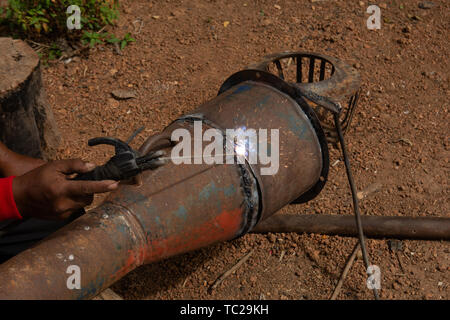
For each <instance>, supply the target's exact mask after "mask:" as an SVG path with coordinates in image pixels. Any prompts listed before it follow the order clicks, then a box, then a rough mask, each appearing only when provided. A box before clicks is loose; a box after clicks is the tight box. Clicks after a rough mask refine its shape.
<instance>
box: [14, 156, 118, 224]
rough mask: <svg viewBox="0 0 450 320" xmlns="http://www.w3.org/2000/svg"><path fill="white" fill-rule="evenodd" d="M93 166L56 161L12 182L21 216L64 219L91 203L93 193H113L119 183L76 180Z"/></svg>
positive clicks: (78, 162) (76, 161) (77, 162)
mask: <svg viewBox="0 0 450 320" xmlns="http://www.w3.org/2000/svg"><path fill="white" fill-rule="evenodd" d="M94 167H95V165H93V164H90V163H87V162H84V161H82V160H79V159H72V160H57V161H51V162H48V163H46V164H44V165H42V166H40V167H37V168H35V169H33V170H31V171H29V172H27V173H25V174H23V175H21V176H18V177H16V178H14V180H13V195H14V200H15V202H16V206H17V209H18V210H19V212H20V214H21V215H22V217H24V218H25V217H35V218H40V219H52V220H54V219H65V218H68V217H69V216H70V215H71V214H72V213H74V212H75V211H77V210H80V209H81V208H83V207H85V206H87V205H89V204H91V203H92V200H93V198H94V194H95V193H103V192H109V191H112V190H115V189H116V188H117V186H118V184H119V182H118V181H113V180H103V181H75V180H70V179H69V178H70V176H71V175H73V174H75V173H85V172H88V171H90V170H92V169H94Z"/></svg>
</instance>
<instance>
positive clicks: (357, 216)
mask: <svg viewBox="0 0 450 320" xmlns="http://www.w3.org/2000/svg"><path fill="white" fill-rule="evenodd" d="M333 116H334V123H335V126H336V131H337V134H338V136H339V143H340V145H341V149H342V155H343V157H344V163H345V170H346V171H347V178H348V182H349V184H350V189H351V191H352V199H353V209H354V211H355V219H356V227H357V229H358V238H359V243H360V245H361V252H362V256H363V260H364V264H365V266H366V271H367V270H368V269H369V266H370V262H369V257H368V256H367V249H366V243H365V240H364V231H363V228H362V223H361V213H360V212H359V202H358V197H357V196H356V188H355V183H354V180H353V175H352V171H351V168H350V162H349V160H348V153H347V147H346V145H345V141H344V135H343V134H342V128H341V123H340V122H339V113H334V114H333ZM373 295H374V297H375V300H379V299H380V297H379V295H378V290H377V289H376V288H373Z"/></svg>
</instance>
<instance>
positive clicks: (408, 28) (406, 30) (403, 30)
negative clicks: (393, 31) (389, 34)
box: [402, 26, 411, 33]
mask: <svg viewBox="0 0 450 320" xmlns="http://www.w3.org/2000/svg"><path fill="white" fill-rule="evenodd" d="M402 32H403V33H410V32H411V27H410V26H406V27H404V28H403V29H402Z"/></svg>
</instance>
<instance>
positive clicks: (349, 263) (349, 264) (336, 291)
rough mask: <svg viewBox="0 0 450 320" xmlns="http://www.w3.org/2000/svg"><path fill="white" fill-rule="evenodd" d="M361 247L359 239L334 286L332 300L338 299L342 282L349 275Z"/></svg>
mask: <svg viewBox="0 0 450 320" xmlns="http://www.w3.org/2000/svg"><path fill="white" fill-rule="evenodd" d="M359 249H360V246H359V241H358V242H357V243H356V244H355V247H354V248H353V251H352V253H351V255H350V257H349V258H348V260H347V263H346V265H345V268H344V270H343V271H342V274H341V278H340V279H339V281H338V283H337V284H336V287H335V288H334V291H333V294H332V295H331V298H330V300H336V297H337V296H338V294H339V292H340V291H341V288H342V284H343V283H344V280H345V277H346V276H347V273H348V271H349V270H350V268H351V267H352V265H353V262H354V261H355V258H356V255H357V254H358V251H359Z"/></svg>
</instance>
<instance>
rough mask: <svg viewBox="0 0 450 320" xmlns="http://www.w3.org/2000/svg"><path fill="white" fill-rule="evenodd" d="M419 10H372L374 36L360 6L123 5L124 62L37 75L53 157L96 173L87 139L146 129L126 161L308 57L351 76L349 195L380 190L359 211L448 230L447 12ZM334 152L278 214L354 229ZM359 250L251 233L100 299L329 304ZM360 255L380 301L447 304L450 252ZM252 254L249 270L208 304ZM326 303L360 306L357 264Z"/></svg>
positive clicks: (341, 2)
mask: <svg viewBox="0 0 450 320" xmlns="http://www.w3.org/2000/svg"><path fill="white" fill-rule="evenodd" d="M376 2H377V1H376ZM419 2H421V1H407V0H403V1H399V0H396V1H386V2H377V4H378V5H379V6H380V8H381V16H382V20H383V21H382V26H381V29H380V30H376V31H374V30H372V31H371V30H368V29H367V27H366V20H367V18H368V17H369V14H368V13H366V9H367V7H368V5H369V4H368V3H367V1H345V0H337V1H333V0H315V1H312V0H311V1H306V0H302V1H300V0H297V1H295V0H289V1H288V0H286V1H283V0H280V1H265V0H241V1H235V0H209V1H181V0H172V1H169V0H167V1H156V0H155V1H120V3H121V18H120V21H119V23H118V26H117V27H115V28H114V31H115V32H116V33H117V34H119V35H124V34H125V33H127V32H131V33H132V36H133V37H134V38H135V39H136V42H135V43H132V44H131V45H130V46H128V47H127V48H126V49H125V50H124V51H123V54H122V55H119V54H117V52H116V51H115V50H114V49H113V48H112V47H110V46H104V47H102V46H100V47H98V48H96V49H94V50H91V52H90V55H89V57H87V58H86V57H82V58H80V57H77V58H74V59H72V61H71V62H70V63H64V62H63V61H61V62H56V63H50V65H49V66H48V67H46V68H44V72H43V77H44V83H45V87H46V90H47V93H48V97H49V102H50V104H51V106H52V108H53V110H54V112H55V117H56V120H57V123H58V125H59V129H60V131H61V134H62V136H63V139H64V142H63V144H62V146H61V147H60V152H59V155H58V156H59V157H61V158H66V157H81V158H83V159H86V160H90V161H93V162H95V163H97V164H101V163H103V162H105V161H106V159H108V158H109V156H111V150H110V149H108V148H101V147H96V148H89V147H87V140H88V139H89V138H92V137H96V136H117V137H120V138H123V139H125V138H126V137H127V136H128V135H129V134H130V133H131V132H132V131H133V130H134V129H135V128H138V127H140V126H145V131H144V132H143V133H141V134H140V135H139V136H138V137H137V138H136V139H135V141H134V142H133V145H134V146H136V147H137V146H139V145H140V144H141V143H142V142H143V141H144V138H145V137H148V136H149V135H151V134H153V133H156V132H158V131H160V130H161V129H163V128H164V127H165V126H166V125H167V124H169V123H170V122H171V121H172V120H174V119H175V118H177V117H178V116H181V115H182V114H184V113H187V112H189V111H191V110H193V109H194V108H195V107H196V106H198V105H199V104H201V103H202V102H204V101H206V100H208V99H210V98H212V97H214V96H215V95H216V94H217V91H218V88H219V87H220V85H221V84H222V82H223V81H224V80H225V79H226V78H227V77H228V76H230V75H231V74H232V73H234V72H236V71H239V70H241V69H243V68H244V67H245V66H247V65H249V64H250V63H252V62H255V61H259V60H261V58H262V57H263V56H264V55H266V54H269V53H274V52H278V51H285V50H305V51H314V52H320V53H325V54H328V55H331V56H336V57H339V58H341V59H343V60H344V61H346V62H347V63H349V64H350V65H352V66H354V67H355V68H357V69H358V70H359V72H360V73H361V76H362V96H361V99H360V102H359V106H358V109H357V112H356V114H355V118H354V121H353V124H352V127H351V128H350V130H349V131H348V134H347V141H348V144H349V149H350V152H351V161H352V165H353V170H354V176H355V179H356V183H357V186H358V189H359V190H363V189H365V188H366V187H368V186H370V185H372V184H374V183H380V184H382V188H381V189H380V190H379V191H377V192H374V193H372V194H370V195H369V196H368V197H367V199H365V200H364V201H363V202H362V208H361V209H362V213H363V214H367V215H393V216H413V217H415V216H446V217H448V216H449V212H448V209H449V201H448V200H449V197H448V195H449V188H448V177H449V163H448V159H449V141H448V137H449V135H448V133H449V127H448V123H449V114H448V107H449V99H448V97H449V89H450V87H449V84H450V82H449V75H450V68H449V67H450V66H449V62H450V60H449V58H448V57H449V55H450V46H449V22H450V10H449V9H450V3H449V2H448V1H446V0H433V4H434V5H433V6H432V8H431V9H421V8H419ZM224 22H228V23H229V24H228V23H224ZM225 25H226V26H225ZM115 89H133V90H136V92H137V93H138V97H137V98H135V99H130V100H122V101H117V100H114V99H113V98H112V97H111V91H112V90H115ZM330 152H331V154H330V156H331V163H335V161H336V160H338V159H340V160H341V161H340V162H338V163H337V164H336V165H335V166H332V167H331V168H330V176H329V182H328V183H327V185H326V187H325V189H324V190H323V192H322V193H321V194H320V195H319V196H318V197H317V198H316V199H314V200H313V201H311V202H309V203H307V204H304V205H291V206H288V207H286V208H285V209H283V210H282V211H283V212H287V213H298V214H314V213H326V214H352V212H353V211H352V206H351V197H350V193H349V188H348V184H347V180H346V176H345V168H344V166H343V162H342V159H341V157H340V153H339V151H338V150H336V149H333V148H331V150H330ZM98 201H100V200H99V199H97V202H98ZM355 243H356V239H354V238H345V237H337V236H336V237H334V236H333V237H330V236H322V235H299V234H269V235H255V234H250V235H246V236H244V237H243V238H240V239H237V240H234V241H230V242H226V243H220V244H217V245H214V246H212V247H208V248H205V249H202V250H198V251H196V252H191V253H187V254H184V255H181V256H177V257H174V258H171V259H169V260H166V261H163V262H160V263H156V264H153V265H148V266H143V267H141V268H139V269H137V270H135V271H134V272H132V273H130V274H129V275H127V276H126V277H125V278H123V279H122V280H120V281H119V282H118V283H116V284H115V285H114V286H113V287H112V288H113V289H114V290H115V291H116V292H117V293H119V294H120V295H122V296H123V297H124V298H126V299H328V298H329V297H330V295H331V293H332V291H333V288H334V286H335V284H336V282H337V280H338V279H339V277H340V274H341V272H342V269H343V267H344V265H345V261H346V259H347V257H348V255H349V254H350V253H351V251H352V248H353V246H354V244H355ZM367 245H368V249H369V254H370V257H371V260H372V263H373V264H376V265H378V266H379V267H380V268H381V279H382V280H381V285H382V290H381V297H382V298H383V299H449V298H450V289H449V285H450V272H449V271H450V246H449V243H448V242H431V241H403V242H402V248H401V249H400V250H399V251H397V252H393V251H391V250H389V245H388V241H387V240H368V241H367ZM250 250H254V253H253V255H252V256H251V257H250V259H249V260H248V261H247V262H246V263H245V264H244V265H243V266H242V267H241V268H239V269H238V270H237V271H236V273H235V274H233V275H231V276H230V277H228V278H227V279H226V280H225V281H224V282H223V283H222V284H221V285H220V286H219V287H218V288H217V289H216V290H214V291H213V292H209V291H208V288H209V286H210V285H211V284H212V283H213V282H214V281H215V280H216V279H217V278H218V277H219V276H220V275H221V274H222V273H223V272H224V271H226V270H228V269H229V268H230V267H231V266H232V265H234V264H235V263H236V262H237V261H238V260H239V259H240V258H241V257H243V256H244V255H245V254H246V253H248V252H249V251H250ZM397 254H398V256H399V257H400V261H401V263H399V259H398V258H397ZM338 299H372V293H371V291H370V290H368V289H367V288H366V286H365V272H364V267H363V262H362V260H361V259H358V260H357V261H356V262H355V264H354V265H353V267H352V269H351V270H350V272H349V275H348V277H347V279H346V281H345V283H344V286H343V288H342V291H341V293H340V294H339V296H338Z"/></svg>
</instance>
